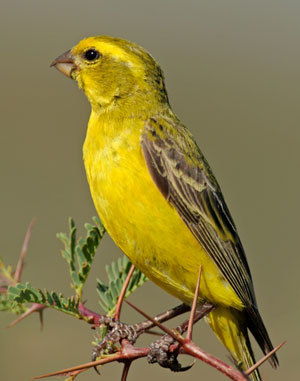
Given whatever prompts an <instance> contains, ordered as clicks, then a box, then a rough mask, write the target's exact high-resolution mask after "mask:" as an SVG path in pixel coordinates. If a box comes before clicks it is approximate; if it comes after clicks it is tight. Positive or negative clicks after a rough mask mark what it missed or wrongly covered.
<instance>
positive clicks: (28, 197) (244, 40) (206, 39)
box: [0, 0, 300, 381]
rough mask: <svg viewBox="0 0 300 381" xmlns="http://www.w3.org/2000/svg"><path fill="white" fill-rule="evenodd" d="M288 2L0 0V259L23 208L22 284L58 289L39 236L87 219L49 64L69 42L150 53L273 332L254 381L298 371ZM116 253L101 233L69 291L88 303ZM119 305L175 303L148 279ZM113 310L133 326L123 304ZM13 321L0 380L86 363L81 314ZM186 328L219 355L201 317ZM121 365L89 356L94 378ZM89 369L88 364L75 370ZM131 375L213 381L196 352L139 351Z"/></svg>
mask: <svg viewBox="0 0 300 381" xmlns="http://www.w3.org/2000/svg"><path fill="white" fill-rule="evenodd" d="M299 12H300V3H299V2H298V1H293V0H285V1H283V0H282V1H276V0H273V1H264V0H263V1H261V0H260V1H256V0H254V1H251V2H246V1H233V0H227V1H224V0H219V1H217V0H205V1H204V0H194V1H190V0H188V1H179V0H166V1H158V0H152V1H140V0H139V1H138V0H128V1H121V0H111V1H109V2H108V1H101V0H86V1H78V0H64V1H58V0H52V1H47V2H46V1H37V0H27V1H26V2H24V1H21V0H15V1H11V2H9V1H2V2H1V4H0V46H1V53H0V55H1V59H0V73H1V86H0V97H1V101H0V115H1V119H0V120H1V127H0V173H1V197H0V210H1V217H0V231H1V240H0V241H1V243H0V255H1V257H2V258H3V260H4V261H5V263H6V264H8V263H10V264H15V263H16V261H17V258H18V255H19V251H20V249H21V246H22V242H23V238H24V235H25V231H26V229H27V226H28V224H29V222H30V220H31V219H32V217H34V216H36V217H37V221H36V225H35V227H34V231H33V235H32V239H31V242H30V246H29V251H28V256H27V259H26V267H25V269H24V273H23V278H22V280H23V281H28V280H30V282H31V283H32V285H33V286H35V287H41V288H43V287H46V288H48V289H50V290H52V289H53V290H56V291H62V292H63V293H65V294H66V295H70V294H71V290H70V288H69V275H68V272H67V271H68V270H67V266H66V264H65V263H64V261H63V259H62V258H61V256H60V249H61V244H60V242H59V241H58V240H57V239H56V236H55V235H56V233H57V232H60V231H67V229H68V226H67V225H68V224H67V221H68V217H69V216H72V217H73V218H74V219H75V221H76V224H77V225H78V227H80V231H81V233H82V234H83V233H84V231H83V229H82V227H83V224H84V223H85V222H87V221H91V218H92V216H94V215H95V214H96V212H95V209H94V207H93V203H92V201H91V197H90V193H89V188H88V185H87V182H86V178H85V173H84V168H83V163H82V150H81V147H82V144H83V141H84V137H85V132H86V125H87V121H88V117H89V112H90V108H89V105H88V102H87V100H86V99H85V97H84V95H83V93H82V92H81V91H79V90H78V89H77V88H76V84H75V82H72V81H70V80H67V79H66V78H65V77H63V76H62V75H61V74H59V73H58V72H57V71H56V70H54V69H50V68H49V64H50V63H51V61H52V60H53V59H54V58H56V57H57V56H58V55H59V54H61V53H62V52H64V51H65V50H67V49H69V48H71V47H72V46H73V45H75V44H76V43H77V42H78V41H79V40H80V39H82V38H83V37H87V36H91V35H99V34H107V35H112V36H117V37H123V38H127V39H129V40H132V41H135V42H137V43H139V44H140V45H142V46H143V47H145V48H146V49H147V50H149V51H150V52H151V53H152V54H153V55H154V57H156V59H157V60H158V61H159V62H160V64H161V66H162V68H163V70H164V73H165V76H166V84H167V88H168V92H169V97H170V101H171V104H172V106H173V109H174V110H175V112H176V113H177V114H178V115H179V116H180V118H181V119H182V121H183V122H184V123H185V124H186V125H187V126H188V127H189V128H190V129H191V131H192V132H193V134H194V135H195V136H196V139H197V142H198V143H199V146H200V147H201V149H202V150H203V152H204V153H205V155H206V157H207V158H208V160H209V162H210V164H211V166H212V168H213V170H214V172H215V175H216V177H217V178H218V180H219V183H220V184H221V186H222V190H223V193H224V195H225V198H226V200H227V203H228V205H229V207H230V210H231V212H232V215H233V217H234V219H235V222H236V224H237V226H238V230H239V232H240V236H241V239H242V241H243V244H244V246H245V249H246V253H247V256H248V260H249V262H250V267H251V269H252V274H253V278H254V283H255V289H256V294H257V299H258V303H259V307H260V310H261V313H262V316H263V317H264V321H265V323H266V325H267V327H268V330H269V332H270V335H271V338H272V341H273V343H274V345H278V344H279V343H280V342H281V341H283V340H287V341H288V343H287V344H286V346H285V347H284V348H283V349H281V350H280V352H279V359H280V364H281V365H280V367H279V369H278V370H277V371H274V370H272V369H271V367H270V366H269V365H268V364H266V365H264V366H263V367H262V368H261V371H262V374H263V376H264V380H266V381H267V380H272V381H276V380H282V379H286V380H287V379H288V380H296V379H299V365H298V362H299V357H298V343H299V338H300V337H299V244H298V237H299V219H298V216H299V199H298V195H299V185H300V180H299V145H300V130H299V120H300V108H299V99H300V86H299V84H300V83H299V75H300V70H299V65H300V50H299V37H300V23H299V15H300V14H299ZM119 255H120V251H119V249H118V248H117V247H115V245H114V244H113V242H112V241H111V240H110V238H109V237H108V235H107V236H106V237H105V239H104V240H103V242H102V243H101V246H100V248H99V251H98V255H97V258H96V260H95V265H94V268H93V270H92V272H91V274H90V276H89V280H88V284H87V286H86V289H85V298H86V299H87V300H88V302H87V306H88V307H89V308H91V309H95V310H98V308H99V307H98V304H97V295H96V291H95V279H96V277H99V278H101V279H105V271H104V265H105V264H106V263H110V261H111V260H112V259H113V258H114V259H115V258H117V257H118V256H119ZM131 300H132V301H133V302H134V303H136V304H137V305H138V306H139V307H141V308H143V309H144V310H145V311H148V312H150V313H152V314H153V315H154V314H156V313H158V312H161V311H162V310H165V309H167V308H169V307H172V306H174V305H176V304H177V303H178V301H177V300H175V299H174V298H172V297H171V296H169V295H167V294H166V293H165V292H164V291H162V290H160V289H158V288H157V287H156V286H154V285H152V284H150V283H149V284H147V285H146V286H144V287H143V288H142V289H139V290H138V291H137V292H136V293H135V294H134V295H133V296H132V297H131ZM122 317H123V320H124V321H128V322H136V321H139V320H141V317H140V316H138V315H137V314H136V313H134V312H132V311H131V310H130V309H129V308H128V307H126V306H125V308H124V310H123V315H122ZM13 319H14V316H12V315H8V314H6V313H1V315H0V369H1V370H0V379H1V381H9V380H14V381H23V380H30V379H31V378H32V377H34V376H38V375H40V374H43V373H47V372H50V371H54V370H60V369H64V368H66V367H70V366H73V365H78V364H81V363H84V362H88V361H89V360H90V357H91V349H92V345H91V340H92V339H93V331H91V329H90V327H88V326H87V324H85V323H83V322H80V321H76V320H75V319H73V318H71V317H68V316H64V315H61V314H59V313H57V312H54V311H50V310H46V311H45V323H44V330H43V332H42V333H41V332H40V330H39V323H38V316H37V315H33V316H31V317H30V318H28V319H27V320H25V321H23V322H22V323H20V324H19V325H17V326H16V327H15V328H13V329H9V330H7V329H5V327H6V326H7V325H8V324H9V322H11V321H12V320H13ZM174 324H175V323H173V325H174ZM171 326H172V325H171ZM194 337H195V340H196V341H197V343H199V345H200V346H201V347H202V348H203V349H205V350H206V351H208V352H210V353H213V354H215V355H216V356H219V357H221V358H222V359H223V360H225V361H228V358H227V353H226V350H225V349H224V348H223V347H222V346H221V345H220V344H219V343H218V341H217V339H216V338H215V337H214V336H213V334H212V333H211V331H210V329H209V328H208V327H207V326H206V325H205V323H204V322H201V323H200V324H199V325H198V327H197V330H196V334H195V336H194ZM148 340H149V338H148ZM255 348H256V347H255ZM256 349H257V348H256ZM257 357H258V358H260V357H261V353H260V352H259V351H258V350H257ZM182 362H183V363H184V364H187V363H189V362H190V359H189V358H185V357H183V358H182ZM121 369H122V368H121V365H119V364H114V365H107V366H105V367H104V368H103V369H102V370H101V373H102V379H104V380H119V379H120V375H121ZM98 377H99V376H98V375H97V374H96V373H95V372H94V371H93V370H90V371H88V372H86V373H84V374H83V375H81V377H80V378H79V380H82V381H84V380H97V379H98ZM141 378H142V379H143V380H144V381H147V380H153V379H155V378H156V379H161V378H164V380H165V381H167V380H174V379H175V380H176V379H181V380H195V379H205V380H212V381H218V380H224V379H225V378H224V377H223V376H220V375H219V374H218V373H217V372H216V371H215V370H214V369H211V368H210V367H208V366H207V365H205V364H202V363H200V362H197V363H196V364H195V366H194V367H193V369H192V370H191V371H189V372H187V373H184V374H172V373H171V372H169V371H168V370H165V369H161V368H159V367H158V366H155V365H152V366H150V365H148V364H147V363H146V360H139V361H136V362H135V363H134V365H133V366H132V369H131V373H130V375H129V380H132V381H133V380H140V379H141Z"/></svg>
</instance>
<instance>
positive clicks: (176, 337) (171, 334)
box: [126, 300, 185, 344]
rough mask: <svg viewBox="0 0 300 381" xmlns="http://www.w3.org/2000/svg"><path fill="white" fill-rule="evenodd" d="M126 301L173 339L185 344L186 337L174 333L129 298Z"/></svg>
mask: <svg viewBox="0 0 300 381" xmlns="http://www.w3.org/2000/svg"><path fill="white" fill-rule="evenodd" d="M126 302H127V303H128V304H129V305H130V307H132V308H133V309H135V310H136V311H137V312H139V313H140V314H141V315H143V316H144V317H145V318H147V319H148V320H150V321H152V323H153V324H155V325H157V326H158V327H159V328H160V329H161V330H162V331H164V332H165V333H167V334H168V335H169V336H171V337H173V339H174V340H176V341H177V342H178V343H180V344H184V342H185V340H184V338H183V337H182V336H180V335H178V334H176V333H174V332H173V331H171V330H170V329H169V328H167V327H165V326H164V325H163V324H161V323H159V322H158V321H157V320H155V319H154V318H153V317H152V316H150V315H148V314H147V313H146V312H144V311H142V310H140V309H139V308H138V307H136V306H135V305H134V304H132V303H130V302H129V301H128V300H127V301H126Z"/></svg>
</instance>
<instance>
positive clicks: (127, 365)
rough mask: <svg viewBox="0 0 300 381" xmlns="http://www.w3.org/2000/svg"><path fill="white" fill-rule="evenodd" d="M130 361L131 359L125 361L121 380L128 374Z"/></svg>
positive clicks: (123, 380)
mask: <svg viewBox="0 0 300 381" xmlns="http://www.w3.org/2000/svg"><path fill="white" fill-rule="evenodd" d="M131 363H132V361H126V362H125V364H124V368H123V372H122V377H121V381H126V380H127V376H128V372H129V368H130V365H131Z"/></svg>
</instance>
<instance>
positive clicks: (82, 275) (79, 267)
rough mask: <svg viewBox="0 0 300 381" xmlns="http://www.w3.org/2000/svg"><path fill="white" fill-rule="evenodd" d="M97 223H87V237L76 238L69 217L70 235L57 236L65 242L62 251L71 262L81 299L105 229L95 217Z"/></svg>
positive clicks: (70, 265) (71, 273)
mask: <svg viewBox="0 0 300 381" xmlns="http://www.w3.org/2000/svg"><path fill="white" fill-rule="evenodd" d="M93 220H94V222H95V225H92V224H89V223H86V224H85V225H84V226H85V229H86V231H87V234H86V238H85V239H83V238H79V239H78V240H77V239H76V227H75V222H74V220H73V219H72V218H70V219H69V230H70V232H69V236H67V235H66V234H65V233H59V234H57V237H58V238H59V239H60V240H61V241H62V243H63V244H64V249H63V250H62V251H61V254H62V257H63V258H64V259H65V260H66V261H67V263H68V264H69V270H70V275H71V279H72V287H73V288H74V289H75V291H76V294H77V295H78V297H79V298H80V299H81V294H82V288H83V286H84V283H85V282H86V279H87V277H88V274H89V272H90V269H91V266H92V263H93V259H94V256H95V254H96V250H97V247H98V245H99V243H100V241H101V239H102V238H103V235H104V233H105V229H104V227H103V225H102V223H101V222H100V220H99V219H98V218H96V217H94V218H93Z"/></svg>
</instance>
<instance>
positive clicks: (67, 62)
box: [50, 50, 76, 78]
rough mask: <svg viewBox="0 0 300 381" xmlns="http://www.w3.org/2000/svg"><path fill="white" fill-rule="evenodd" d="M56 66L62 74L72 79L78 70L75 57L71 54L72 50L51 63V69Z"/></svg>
mask: <svg viewBox="0 0 300 381" xmlns="http://www.w3.org/2000/svg"><path fill="white" fill-rule="evenodd" d="M52 66H54V67H55V68H56V69H57V70H59V71H60V72H61V73H63V74H64V75H66V76H67V77H69V78H72V72H73V70H74V69H76V65H75V62H74V57H73V56H72V54H71V50H68V51H67V52H65V53H63V54H61V55H60V56H59V57H57V58H55V60H54V61H53V62H52V63H51V65H50V67H52Z"/></svg>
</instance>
